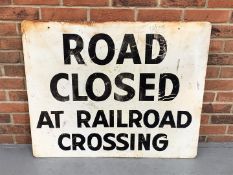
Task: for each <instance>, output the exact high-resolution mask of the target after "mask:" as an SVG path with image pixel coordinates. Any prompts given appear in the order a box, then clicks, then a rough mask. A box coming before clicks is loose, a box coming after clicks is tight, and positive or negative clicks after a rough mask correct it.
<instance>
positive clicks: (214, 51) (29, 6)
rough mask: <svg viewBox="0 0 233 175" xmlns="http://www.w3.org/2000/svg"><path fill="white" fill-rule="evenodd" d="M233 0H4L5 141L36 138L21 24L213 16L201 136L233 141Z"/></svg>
mask: <svg viewBox="0 0 233 175" xmlns="http://www.w3.org/2000/svg"><path fill="white" fill-rule="evenodd" d="M232 10H233V0H0V143H30V142H31V141H30V128H29V114H28V103H27V92H26V88H25V74H24V63H23V53H22V43H21V32H20V23H21V21H22V20H24V19H29V20H55V21H117V20H121V21H210V22H212V24H213V28H212V36H211V46H210V54H209V61H208V69H207V77H206V87H205V95H204V103H203V114H202V120H201V123H202V125H201V131H200V134H201V136H200V141H207V142H209V141H214V142H223V141H233V14H232Z"/></svg>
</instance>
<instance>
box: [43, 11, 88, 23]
mask: <svg viewBox="0 0 233 175" xmlns="http://www.w3.org/2000/svg"><path fill="white" fill-rule="evenodd" d="M41 13H42V14H41V16H42V19H43V20H57V21H86V20H87V10H86V9H79V8H42V9H41Z"/></svg>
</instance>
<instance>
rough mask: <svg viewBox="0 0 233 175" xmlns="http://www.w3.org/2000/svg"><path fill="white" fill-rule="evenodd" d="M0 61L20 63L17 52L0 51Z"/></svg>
mask: <svg viewBox="0 0 233 175" xmlns="http://www.w3.org/2000/svg"><path fill="white" fill-rule="evenodd" d="M0 63H20V53H19V52H1V53H0Z"/></svg>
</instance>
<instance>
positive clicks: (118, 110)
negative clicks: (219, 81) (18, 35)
mask: <svg viewBox="0 0 233 175" xmlns="http://www.w3.org/2000/svg"><path fill="white" fill-rule="evenodd" d="M210 30H211V26H210V24H209V23H206V22H190V23H182V22H179V23H178V22H145V23H141V22H134V23H133V22H107V23H62V22H60V23H59V22H32V21H24V22H23V23H22V31H23V49H24V58H25V72H26V80H27V92H28V100H29V112H30V124H31V134H32V146H33V154H34V155H35V156H37V157H161V158H192V157H195V156H196V154H197V144H198V136H199V127H200V116H201V108H202V100H203V93H204V81H205V74H206V66H207V58H208V48H209V41H210Z"/></svg>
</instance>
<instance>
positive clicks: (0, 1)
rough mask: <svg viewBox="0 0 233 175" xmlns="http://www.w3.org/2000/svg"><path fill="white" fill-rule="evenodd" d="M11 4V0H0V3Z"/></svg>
mask: <svg viewBox="0 0 233 175" xmlns="http://www.w3.org/2000/svg"><path fill="white" fill-rule="evenodd" d="M8 4H11V0H0V5H8Z"/></svg>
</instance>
